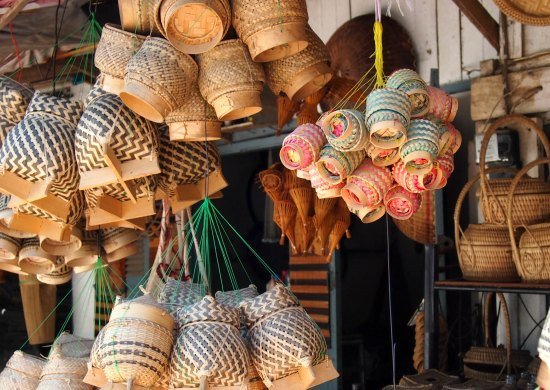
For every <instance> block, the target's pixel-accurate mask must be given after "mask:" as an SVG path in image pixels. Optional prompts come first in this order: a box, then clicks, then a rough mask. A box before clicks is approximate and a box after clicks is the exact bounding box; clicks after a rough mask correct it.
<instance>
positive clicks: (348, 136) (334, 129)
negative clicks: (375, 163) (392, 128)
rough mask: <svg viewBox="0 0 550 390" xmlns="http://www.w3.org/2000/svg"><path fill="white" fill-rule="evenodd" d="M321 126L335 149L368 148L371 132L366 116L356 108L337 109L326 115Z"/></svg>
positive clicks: (346, 150) (352, 149)
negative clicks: (366, 122)
mask: <svg viewBox="0 0 550 390" xmlns="http://www.w3.org/2000/svg"><path fill="white" fill-rule="evenodd" d="M321 123H322V125H321V128H322V129H323V132H324V133H325V136H326V138H327V141H328V143H329V144H331V146H332V147H333V148H334V149H337V150H340V151H342V152H350V151H356V150H360V149H368V147H369V140H370V136H369V132H368V130H367V127H366V125H365V117H364V116H363V114H362V113H361V112H359V111H356V110H336V111H332V112H331V113H329V114H328V115H326V116H325V117H324V118H323V120H322V122H321Z"/></svg>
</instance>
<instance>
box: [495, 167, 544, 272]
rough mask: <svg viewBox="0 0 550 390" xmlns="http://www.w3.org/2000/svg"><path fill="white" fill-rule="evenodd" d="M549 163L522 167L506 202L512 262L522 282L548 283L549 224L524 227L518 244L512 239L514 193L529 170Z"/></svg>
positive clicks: (514, 233) (513, 233)
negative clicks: (512, 255)
mask: <svg viewBox="0 0 550 390" xmlns="http://www.w3.org/2000/svg"><path fill="white" fill-rule="evenodd" d="M547 163H550V158H544V159H539V160H535V161H533V162H531V163H529V164H527V165H526V166H524V167H523V168H522V169H521V170H520V171H519V172H518V173H517V174H516V176H515V177H514V179H513V180H512V184H511V185H510V193H509V194H508V202H507V208H506V211H507V215H508V218H507V222H508V231H509V232H510V237H511V238H510V241H511V244H512V250H513V254H514V261H515V264H516V268H517V271H518V274H519V276H520V277H521V280H522V281H524V282H547V281H550V260H547V259H548V255H549V254H550V223H540V224H535V225H529V226H527V225H524V226H523V228H524V229H525V231H524V232H523V233H522V234H521V238H520V239H519V247H518V243H517V242H516V240H515V239H514V238H515V236H516V235H517V233H516V232H515V231H514V230H515V229H514V225H513V222H512V218H511V216H512V213H513V210H514V208H515V207H516V201H515V191H516V189H517V188H518V185H521V184H520V183H521V179H522V178H523V176H524V175H525V174H526V173H527V172H528V171H529V169H531V168H533V167H535V166H538V165H541V164H547Z"/></svg>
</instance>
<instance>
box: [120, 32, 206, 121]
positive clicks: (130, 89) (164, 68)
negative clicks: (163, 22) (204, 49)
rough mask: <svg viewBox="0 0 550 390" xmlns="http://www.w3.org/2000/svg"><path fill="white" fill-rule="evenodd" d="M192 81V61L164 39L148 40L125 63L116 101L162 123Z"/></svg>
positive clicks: (194, 75) (186, 93) (187, 92)
mask: <svg viewBox="0 0 550 390" xmlns="http://www.w3.org/2000/svg"><path fill="white" fill-rule="evenodd" d="M196 79H197V65H196V64H195V61H193V58H191V57H190V56H189V55H187V54H184V53H182V52H180V51H178V50H176V49H175V48H174V47H173V46H172V45H171V44H170V42H168V41H167V40H165V39H162V38H152V37H148V38H147V39H146V40H145V42H144V43H143V45H142V46H141V48H140V49H139V51H138V52H137V53H136V54H135V55H134V56H133V57H132V58H131V59H130V62H128V66H127V67H126V73H125V75H124V83H125V85H124V88H123V90H122V91H121V92H120V98H121V99H122V101H123V102H124V104H126V105H127V106H128V107H130V108H131V109H132V111H134V112H136V113H137V114H138V115H141V116H142V117H144V118H146V119H149V120H150V121H153V122H157V123H162V122H164V118H165V117H166V115H168V114H169V113H170V112H171V111H174V110H175V109H176V108H178V105H179V104H181V102H183V101H185V99H187V98H188V97H189V96H190V94H191V91H192V89H193V85H194V83H195V80H196Z"/></svg>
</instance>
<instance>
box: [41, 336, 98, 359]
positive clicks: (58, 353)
mask: <svg viewBox="0 0 550 390" xmlns="http://www.w3.org/2000/svg"><path fill="white" fill-rule="evenodd" d="M93 344H94V340H89V339H85V338H82V337H78V336H75V335H74V334H70V333H68V332H63V333H61V335H59V337H58V338H56V339H55V341H54V343H53V345H52V350H51V352H50V357H54V356H55V357H70V358H88V357H90V352H91V351H92V346H93Z"/></svg>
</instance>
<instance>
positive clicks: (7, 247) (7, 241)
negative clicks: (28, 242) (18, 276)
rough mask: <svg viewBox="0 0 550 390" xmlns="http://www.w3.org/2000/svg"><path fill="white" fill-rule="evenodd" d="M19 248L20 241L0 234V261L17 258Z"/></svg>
mask: <svg viewBox="0 0 550 390" xmlns="http://www.w3.org/2000/svg"><path fill="white" fill-rule="evenodd" d="M20 248H21V240H20V239H18V238H14V237H12V236H9V235H7V234H5V233H0V259H3V260H13V259H15V258H17V255H18V254H19V249H20Z"/></svg>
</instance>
